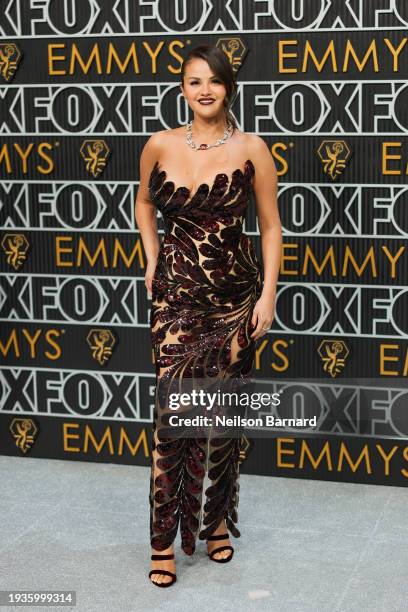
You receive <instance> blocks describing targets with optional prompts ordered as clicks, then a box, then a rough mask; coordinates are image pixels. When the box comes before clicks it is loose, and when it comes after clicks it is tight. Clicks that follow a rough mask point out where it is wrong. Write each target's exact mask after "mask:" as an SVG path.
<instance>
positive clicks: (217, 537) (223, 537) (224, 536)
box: [207, 533, 234, 563]
mask: <svg viewBox="0 0 408 612" xmlns="http://www.w3.org/2000/svg"><path fill="white" fill-rule="evenodd" d="M228 538H229V535H228V533H221V534H220V535H212V536H208V538H207V541H208V540H210V541H215V540H227V539H228ZM222 550H230V551H231V554H230V555H229V557H225V559H214V555H215V554H216V553H218V552H221V551H222ZM207 555H208V556H209V557H210V559H211V561H216V562H217V563H228V561H231V559H232V557H233V555H234V549H233V548H232V546H218V548H214V550H212V551H211V552H210V553H209V552H207Z"/></svg>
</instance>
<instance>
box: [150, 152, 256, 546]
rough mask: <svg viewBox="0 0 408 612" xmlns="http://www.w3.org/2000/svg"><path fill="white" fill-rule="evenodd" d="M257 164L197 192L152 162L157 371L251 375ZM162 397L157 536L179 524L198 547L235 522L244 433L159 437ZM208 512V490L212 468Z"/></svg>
mask: <svg viewBox="0 0 408 612" xmlns="http://www.w3.org/2000/svg"><path fill="white" fill-rule="evenodd" d="M254 174H255V167H254V165H253V163H252V161H251V160H250V159H248V160H246V162H245V167H244V170H241V169H240V168H237V169H236V170H234V171H233V172H232V174H231V177H230V179H229V177H228V175H227V174H225V173H219V174H217V175H216V176H215V179H214V181H213V184H212V186H210V185H208V184H206V183H202V184H201V185H199V187H198V188H197V190H196V192H195V193H194V194H191V192H190V190H189V189H188V188H187V187H176V186H175V184H174V182H173V181H170V180H166V179H167V173H166V171H165V170H163V169H161V168H160V165H159V163H158V162H156V163H155V165H154V167H153V169H152V171H151V174H150V178H149V194H150V198H151V201H152V203H153V204H154V205H155V206H156V207H157V209H158V211H159V212H160V213H161V215H162V217H163V223H164V236H163V239H162V240H161V243H160V249H159V254H158V259H157V265H156V269H155V273H154V278H153V282H152V309H151V317H150V335H151V341H152V347H153V352H154V360H155V368H156V387H157V382H158V381H159V380H164V379H174V378H179V377H194V376H197V377H203V378H205V377H218V378H220V379H228V378H231V377H238V378H239V377H248V376H249V375H250V374H251V371H252V367H253V362H254V357H255V341H254V339H253V338H250V334H251V333H252V332H253V327H252V324H251V318H252V312H253V308H254V306H255V303H256V301H257V300H258V299H259V297H260V294H261V284H262V283H261V267H260V264H259V262H258V260H257V257H256V253H255V250H254V247H253V244H252V243H251V240H250V239H249V237H248V236H247V235H246V234H244V233H243V231H242V230H243V221H244V218H245V213H246V209H247V206H248V201H249V195H250V192H251V190H252V189H253V185H252V177H253V176H254ZM158 404H159V402H158V401H157V400H156V402H155V409H154V418H153V440H152V454H151V477H150V494H149V501H150V541H151V546H152V548H154V549H155V550H159V551H160V550H164V549H166V548H167V547H169V546H171V544H172V543H173V542H174V540H175V537H176V535H177V531H178V527H179V525H180V535H181V548H182V550H183V551H184V552H185V553H186V554H187V555H192V554H193V553H194V551H195V547H196V539H197V537H198V538H199V539H200V540H205V539H206V538H207V537H208V536H209V535H211V534H212V533H213V532H214V531H215V530H216V528H217V527H218V525H219V523H220V522H221V520H222V519H223V518H224V519H225V521H226V525H227V528H228V529H229V531H230V532H231V534H232V535H233V536H234V537H239V536H240V535H241V534H240V532H239V530H238V528H237V527H236V523H237V522H238V512H237V507H238V500H239V495H238V492H239V453H240V446H241V439H240V438H238V437H237V438H231V439H219V438H218V439H217V438H213V439H212V438H211V437H210V438H209V439H208V440H203V439H201V438H194V437H186V438H180V439H170V438H162V436H161V435H160V434H159V435H158V431H157V421H158V417H159V411H160V406H159V405H158ZM206 473H207V474H208V478H209V481H210V483H211V486H209V487H208V488H207V489H206V491H205V494H206V503H205V504H204V508H203V510H204V514H203V512H202V508H201V505H202V492H203V483H204V477H205V474H206Z"/></svg>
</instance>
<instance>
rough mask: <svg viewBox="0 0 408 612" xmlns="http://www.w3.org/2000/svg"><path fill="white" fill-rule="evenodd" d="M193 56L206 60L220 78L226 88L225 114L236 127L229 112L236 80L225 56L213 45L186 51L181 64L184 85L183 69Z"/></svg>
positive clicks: (233, 97) (235, 91)
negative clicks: (186, 53)
mask: <svg viewBox="0 0 408 612" xmlns="http://www.w3.org/2000/svg"><path fill="white" fill-rule="evenodd" d="M194 58H200V59H203V60H205V61H206V62H207V64H208V65H209V67H210V68H211V70H212V71H213V73H214V74H215V75H216V76H217V77H218V78H219V79H220V81H221V82H222V83H223V84H224V86H225V89H226V90H227V93H226V96H225V98H224V107H225V116H226V119H227V121H229V122H230V123H232V125H233V127H234V129H237V128H238V125H237V122H236V120H235V118H234V116H233V115H232V113H231V106H232V103H233V101H234V99H235V96H236V94H237V82H236V80H235V76H234V72H233V70H232V67H231V64H230V62H229V61H228V58H227V56H226V55H225V53H224V52H223V51H221V49H219V48H218V47H216V46H215V45H208V44H202V45H199V46H197V47H195V48H194V49H191V51H190V52H189V53H188V55H187V57H186V59H185V60H184V62H183V64H182V66H181V84H182V85H184V76H185V69H186V66H187V64H188V63H189V62H190V61H191V60H192V59H194Z"/></svg>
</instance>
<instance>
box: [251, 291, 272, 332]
mask: <svg viewBox="0 0 408 612" xmlns="http://www.w3.org/2000/svg"><path fill="white" fill-rule="evenodd" d="M274 316H275V295H271V296H263V295H261V297H260V298H259V300H258V301H257V303H256V304H255V306H254V310H253V313H252V320H251V323H252V327H254V328H255V329H254V331H253V332H252V334H251V338H254V340H258V338H260V337H261V336H263V335H264V334H266V332H267V331H268V330H269V328H270V327H271V325H272V321H273V318H274ZM265 328H266V329H265Z"/></svg>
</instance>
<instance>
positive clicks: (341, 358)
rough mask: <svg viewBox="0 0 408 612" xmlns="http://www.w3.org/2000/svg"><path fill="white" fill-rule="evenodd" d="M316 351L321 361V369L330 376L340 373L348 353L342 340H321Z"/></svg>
mask: <svg viewBox="0 0 408 612" xmlns="http://www.w3.org/2000/svg"><path fill="white" fill-rule="evenodd" d="M317 352H318V353H319V355H320V357H321V359H322V361H323V370H324V371H325V372H327V373H328V374H330V376H331V377H332V378H334V377H335V376H337V374H340V372H341V371H342V369H343V368H344V366H345V364H346V359H347V357H348V355H349V353H350V351H349V349H348V348H347V346H346V345H345V343H344V342H343V340H322V341H321V343H320V345H319V348H318V349H317Z"/></svg>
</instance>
